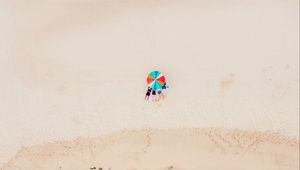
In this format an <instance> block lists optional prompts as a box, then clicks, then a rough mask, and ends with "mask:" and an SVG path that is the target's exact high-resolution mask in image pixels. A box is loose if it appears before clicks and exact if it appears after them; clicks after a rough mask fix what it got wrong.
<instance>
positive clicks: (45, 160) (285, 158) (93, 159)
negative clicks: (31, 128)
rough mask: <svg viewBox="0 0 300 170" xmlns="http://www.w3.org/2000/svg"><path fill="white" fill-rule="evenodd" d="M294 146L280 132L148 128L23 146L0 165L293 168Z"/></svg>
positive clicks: (47, 169) (30, 169)
mask: <svg viewBox="0 0 300 170" xmlns="http://www.w3.org/2000/svg"><path fill="white" fill-rule="evenodd" d="M298 150H299V143H298V141H297V140H295V139H291V138H286V137H283V136H281V135H279V134H270V133H261V132H246V131H240V130H221V129H174V130H150V129H148V130H140V131H123V132H120V133H115V134H113V135H110V136H108V137H105V138H79V139H75V140H72V141H58V142H51V143H45V144H42V145H37V146H32V147H24V148H22V149H21V150H19V152H18V154H17V156H16V157H15V158H14V159H12V160H11V161H9V163H7V164H6V165H5V166H4V167H3V168H2V169H1V170H15V169H23V170H70V169H74V170H85V169H86V170H90V169H91V168H93V167H96V169H97V170H98V169H99V168H102V169H104V170H108V169H111V170H171V169H172V170H199V169H206V170H221V169H224V170H253V169H256V170H275V169H276V170H298V167H299V154H298Z"/></svg>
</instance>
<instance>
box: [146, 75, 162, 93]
mask: <svg viewBox="0 0 300 170" xmlns="http://www.w3.org/2000/svg"><path fill="white" fill-rule="evenodd" d="M147 83H148V86H149V87H150V88H152V89H154V90H157V89H162V87H163V85H164V84H165V83H166V81H165V76H164V75H163V74H162V73H161V72H159V71H152V72H151V73H149V74H148V76H147Z"/></svg>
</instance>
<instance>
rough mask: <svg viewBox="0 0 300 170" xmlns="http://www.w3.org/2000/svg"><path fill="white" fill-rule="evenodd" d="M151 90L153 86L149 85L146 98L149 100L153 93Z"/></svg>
mask: <svg viewBox="0 0 300 170" xmlns="http://www.w3.org/2000/svg"><path fill="white" fill-rule="evenodd" d="M151 91H152V88H150V87H148V89H147V92H146V95H145V100H149V97H150V95H151Z"/></svg>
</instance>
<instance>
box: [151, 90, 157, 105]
mask: <svg viewBox="0 0 300 170" xmlns="http://www.w3.org/2000/svg"><path fill="white" fill-rule="evenodd" d="M156 100H157V99H156V90H152V101H154V102H155V101H156Z"/></svg>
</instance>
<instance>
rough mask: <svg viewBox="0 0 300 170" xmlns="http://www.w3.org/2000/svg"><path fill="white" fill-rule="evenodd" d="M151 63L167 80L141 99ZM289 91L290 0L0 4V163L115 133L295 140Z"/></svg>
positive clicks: (295, 35)
mask: <svg viewBox="0 0 300 170" xmlns="http://www.w3.org/2000/svg"><path fill="white" fill-rule="evenodd" d="M154 69H158V70H160V71H162V72H163V73H164V74H165V75H166V78H167V82H168V83H169V85H170V89H169V90H168V92H167V95H168V96H167V98H166V100H164V101H162V102H160V103H157V104H154V103H151V102H145V101H144V100H143V99H144V94H145V90H146V84H145V78H146V75H147V74H148V72H149V71H152V70H154ZM298 94H299V1H298V0H212V1H210V0H199V1H197V0H145V1H138V0H26V1H24V0H0V167H1V166H2V165H3V164H4V163H6V162H7V161H8V160H10V159H11V158H13V157H14V156H15V154H16V153H17V151H18V150H19V149H20V148H21V147H27V146H32V145H38V144H41V143H43V142H51V141H60V140H72V139H74V138H77V137H99V136H103V135H107V134H110V133H111V132H116V131H119V130H124V129H136V128H138V129H139V128H159V129H168V128H201V127H204V128H205V127H223V128H229V129H231V128H239V129H243V130H251V131H256V130H259V131H271V132H280V133H281V134H283V135H285V136H290V137H295V138H298V137H299V96H298ZM191 138H193V137H192V136H191ZM186 142H192V141H186ZM204 143H205V140H204ZM133 145H134V144H133ZM191 146H193V145H191ZM120 147H121V146H120ZM287 148H289V147H287ZM129 149H130V148H129ZM274 149H275V150H276V148H274ZM183 152H184V151H183ZM178 154H180V153H178ZM292 155H293V154H292ZM286 156H287V157H289V156H290V155H288V154H287V155H286ZM62 159H63V158H62ZM149 159H150V158H149ZM153 159H155V158H153ZM224 159H225V158H224ZM235 159H236V160H239V159H243V157H240V158H235ZM234 162H236V163H239V161H234ZM37 163H38V162H37ZM75 163H76V162H75ZM174 163H179V162H174ZM207 163H210V162H207ZM192 165H193V164H188V165H185V166H192ZM113 166H117V165H113ZM153 166H155V165H153ZM162 166H167V165H162ZM247 166H248V164H247ZM249 166H251V165H249ZM270 166H276V164H274V165H270ZM183 168H184V167H183ZM246 168H247V167H246Z"/></svg>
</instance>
